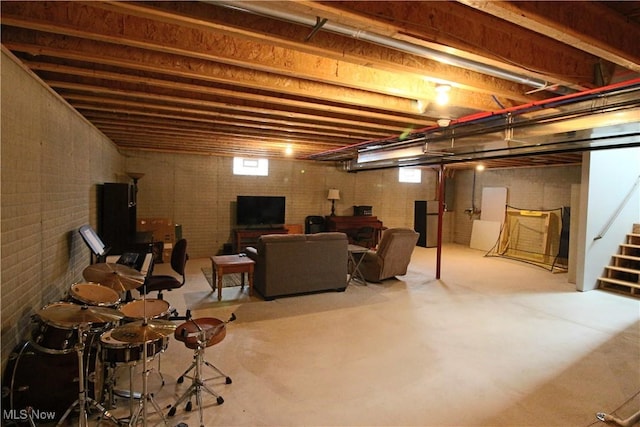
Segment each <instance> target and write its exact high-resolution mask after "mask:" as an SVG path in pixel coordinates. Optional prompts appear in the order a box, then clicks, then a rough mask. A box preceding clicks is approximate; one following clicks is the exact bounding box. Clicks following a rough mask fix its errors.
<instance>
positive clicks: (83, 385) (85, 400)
mask: <svg viewBox="0 0 640 427" xmlns="http://www.w3.org/2000/svg"><path fill="white" fill-rule="evenodd" d="M88 330H89V323H81V324H80V325H78V344H76V346H75V347H76V353H77V354H78V399H77V400H76V401H75V402H73V403H72V404H71V406H69V408H68V409H67V411H66V412H65V413H64V415H62V418H60V421H58V424H56V425H57V426H61V425H62V423H63V422H64V420H66V419H67V417H68V416H69V415H70V414H71V411H73V408H75V407H78V408H79V410H80V413H79V414H78V426H79V427H88V426H89V420H88V413H89V408H91V407H94V408H96V409H98V410H99V411H100V412H101V413H102V416H104V417H107V418H108V419H109V420H111V421H113V422H114V423H115V424H119V422H118V419H117V418H116V417H114V416H113V415H111V413H110V412H109V411H108V410H107V409H106V408H105V407H104V406H102V405H101V404H100V403H98V401H96V400H95V399H92V398H90V397H89V396H88V394H87V388H88V387H87V378H86V376H85V374H84V349H85V341H86V336H87V331H88Z"/></svg>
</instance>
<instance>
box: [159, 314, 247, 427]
mask: <svg viewBox="0 0 640 427" xmlns="http://www.w3.org/2000/svg"><path fill="white" fill-rule="evenodd" d="M233 320H235V315H233V314H232V315H231V318H230V319H229V320H228V321H227V322H223V321H222V320H219V319H216V318H213V317H202V318H198V319H191V320H188V321H187V322H185V323H183V324H181V325H179V326H178V327H177V328H176V330H175V332H174V337H175V338H176V339H177V340H178V341H182V342H183V343H184V345H185V346H186V347H187V348H190V349H192V350H193V351H194V352H193V363H191V366H189V368H187V370H186V371H184V373H183V374H182V375H181V376H180V377H178V381H177V382H178V383H182V382H183V381H184V379H185V378H189V379H191V386H190V387H189V388H188V389H187V390H186V391H185V392H184V393H183V395H182V396H180V398H179V399H178V400H177V401H176V403H174V404H173V406H172V407H171V409H169V416H170V417H172V416H174V415H175V413H176V408H177V406H178V405H180V404H181V403H182V402H184V401H185V400H187V399H189V401H188V403H187V405H186V406H185V410H186V411H191V409H192V404H191V397H192V396H193V395H195V396H196V405H198V410H199V411H200V426H202V427H204V422H203V415H202V390H203V389H204V391H206V392H207V393H209V394H210V395H212V396H215V398H216V402H217V403H218V405H222V404H223V403H224V399H223V398H222V396H220V395H219V394H217V393H215V392H214V391H213V390H211V388H209V387H208V386H207V385H206V384H205V382H207V381H211V380H214V379H218V378H224V379H225V384H231V378H230V377H229V376H227V375H226V374H225V373H223V372H222V371H221V370H220V369H218V368H217V367H216V366H214V365H213V364H211V363H209V362H208V361H207V360H206V359H205V358H204V356H205V350H206V348H207V347H211V346H213V345H216V344H218V343H219V342H221V341H222V340H223V339H224V338H225V336H226V334H227V329H226V324H227V323H228V322H231V321H233ZM205 366H206V367H209V368H210V369H212V370H214V371H215V372H216V374H217V375H216V376H215V377H211V378H204V375H203V368H204V367H205ZM191 371H193V375H192V376H188V375H187V374H188V373H189V372H191Z"/></svg>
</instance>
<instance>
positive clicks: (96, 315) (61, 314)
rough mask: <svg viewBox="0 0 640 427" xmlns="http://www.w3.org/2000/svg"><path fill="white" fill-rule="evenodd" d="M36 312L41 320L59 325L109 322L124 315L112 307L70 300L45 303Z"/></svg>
mask: <svg viewBox="0 0 640 427" xmlns="http://www.w3.org/2000/svg"><path fill="white" fill-rule="evenodd" d="M37 314H38V316H40V317H41V318H42V319H43V320H46V321H49V322H51V323H53V324H58V325H60V326H75V325H80V324H88V323H109V322H115V321H118V320H120V319H122V318H123V317H124V314H122V313H121V312H120V311H118V310H116V309H113V308H108V307H96V306H92V305H78V304H73V303H70V302H56V303H53V304H49V305H46V306H44V307H43V308H41V309H40V310H38V312H37Z"/></svg>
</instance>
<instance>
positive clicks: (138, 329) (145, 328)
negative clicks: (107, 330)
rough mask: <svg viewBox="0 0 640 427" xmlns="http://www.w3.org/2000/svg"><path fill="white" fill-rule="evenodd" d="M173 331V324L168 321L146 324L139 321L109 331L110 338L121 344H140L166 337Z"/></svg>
mask: <svg viewBox="0 0 640 427" xmlns="http://www.w3.org/2000/svg"><path fill="white" fill-rule="evenodd" d="M175 329H176V325H175V323H173V322H171V321H170V320H161V319H154V320H149V321H148V322H147V323H146V324H145V323H144V321H143V320H139V321H137V322H131V323H125V324H124V325H122V326H118V327H117V328H115V329H114V330H113V331H111V337H112V338H114V339H116V340H118V341H122V342H128V343H134V344H141V343H146V342H149V341H155V340H157V339H159V338H165V337H168V336H169V335H171V334H172V333H173V331H175Z"/></svg>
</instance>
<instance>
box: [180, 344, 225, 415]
mask: <svg viewBox="0 0 640 427" xmlns="http://www.w3.org/2000/svg"><path fill="white" fill-rule="evenodd" d="M204 350H205V347H202V346H200V345H198V348H196V350H195V352H194V356H193V359H194V360H193V363H192V364H191V366H190V367H189V368H188V369H187V370H186V371H185V372H184V373H183V374H182V375H181V376H180V377H179V378H178V383H182V382H183V381H184V378H190V379H191V386H189V388H188V389H187V390H186V391H185V392H184V393H183V394H182V396H180V398H179V399H178V400H177V401H176V403H174V405H173V406H172V407H171V409H169V416H170V417H172V416H174V415H175V413H176V408H177V406H178V405H180V404H181V403H182V402H184V401H185V400H187V399H189V401H188V403H187V405H186V407H185V410H186V411H191V409H192V402H191V397H192V396H194V395H195V397H196V405H198V410H199V411H200V425H201V426H204V419H203V414H202V390H204V391H206V392H207V393H209V394H210V395H212V396H215V398H216V402H217V403H218V405H222V404H223V403H224V399H223V398H222V396H220V395H219V394H217V393H215V392H214V391H213V390H211V389H210V388H209V387H208V386H207V384H205V382H206V381H210V380H213V379H216V378H220V377H224V378H225V384H231V378H230V377H228V376H227V375H225V374H224V373H223V372H222V371H221V370H220V369H218V368H217V367H215V366H214V365H212V364H211V363H209V362H207V361H206V360H205V358H204ZM205 366H208V367H209V368H211V369H213V370H215V371H216V372H217V373H218V375H217V376H216V377H212V378H203V372H202V371H203V368H204V367H205ZM191 371H194V374H193V376H188V375H187V374H188V373H189V372H191Z"/></svg>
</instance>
